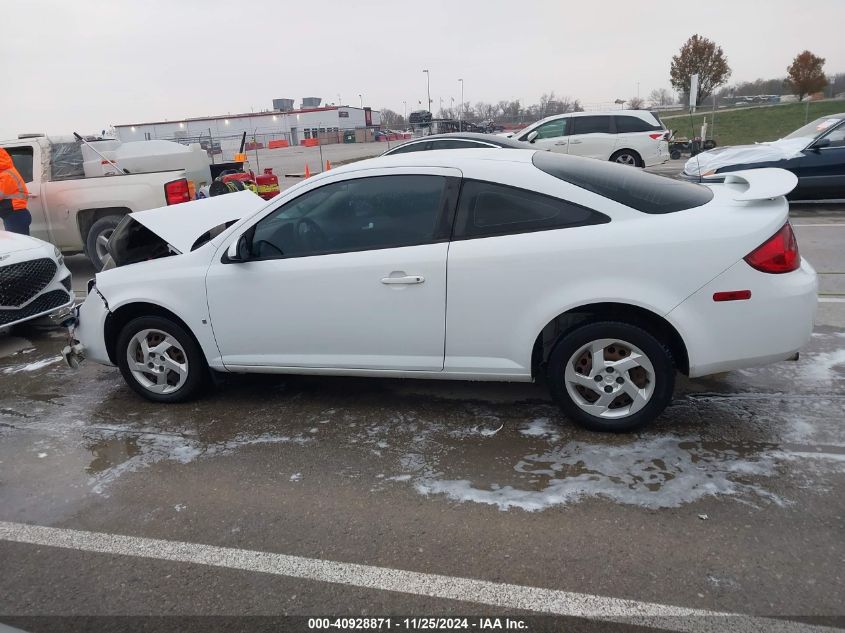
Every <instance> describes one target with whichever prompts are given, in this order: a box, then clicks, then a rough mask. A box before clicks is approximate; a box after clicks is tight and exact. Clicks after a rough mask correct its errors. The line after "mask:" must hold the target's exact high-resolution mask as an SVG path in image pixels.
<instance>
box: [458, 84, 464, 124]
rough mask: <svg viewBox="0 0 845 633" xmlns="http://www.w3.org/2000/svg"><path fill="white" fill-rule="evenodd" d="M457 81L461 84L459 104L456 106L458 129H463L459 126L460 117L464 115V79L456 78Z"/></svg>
mask: <svg viewBox="0 0 845 633" xmlns="http://www.w3.org/2000/svg"><path fill="white" fill-rule="evenodd" d="M458 82H459V83H460V84H461V105H460V107H459V108H458V130H460V131H463V128H462V127H461V118H462V117H463V115H464V112H463V110H464V80H463V79H458Z"/></svg>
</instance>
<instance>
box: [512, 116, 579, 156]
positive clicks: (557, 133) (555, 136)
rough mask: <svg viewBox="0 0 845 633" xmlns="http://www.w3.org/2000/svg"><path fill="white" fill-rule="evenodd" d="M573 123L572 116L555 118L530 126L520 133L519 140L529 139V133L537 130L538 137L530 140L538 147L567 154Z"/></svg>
mask: <svg viewBox="0 0 845 633" xmlns="http://www.w3.org/2000/svg"><path fill="white" fill-rule="evenodd" d="M571 125H572V119H570V118H567V117H564V118H561V119H553V120H551V121H546V122H545V123H542V124H540V125H539V126H537V127H534V128H529V129H528V130H527V131H525V132H524V133H523V134H520V135H519V139H518V140H520V141H528V136H529V134H531V133H532V132H537V136H536V138H535V139H534V140H533V141H530V142H531V143H532V144H533V145H536V146H537V149H547V150H550V151H552V152H558V153H560V154H566V152H567V146H568V144H569V136H568V134H569V126H571Z"/></svg>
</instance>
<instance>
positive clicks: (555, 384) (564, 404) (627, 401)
mask: <svg viewBox="0 0 845 633" xmlns="http://www.w3.org/2000/svg"><path fill="white" fill-rule="evenodd" d="M547 379H548V383H549V390H550V391H551V394H552V397H553V398H554V399H555V401H556V402H557V403H558V405H559V406H560V408H561V409H562V410H563V412H564V414H566V416H567V417H568V418H570V419H571V420H573V421H575V422H576V423H577V424H580V425H581V426H583V427H585V428H587V429H590V430H592V431H602V432H612V433H620V432H625V431H633V430H635V429H638V428H641V427H643V426H645V425H646V424H648V423H649V422H651V421H652V420H653V419H654V418H656V417H657V416H658V415H660V414H661V413H662V412H663V410H664V409H665V408H666V406H667V405H668V404H669V402H670V401H671V399H672V392H673V390H674V387H675V364H674V361H673V359H672V354H671V352H670V351H669V349H668V348H667V347H666V346H665V345H664V344H663V343H662V342H661V341H659V340H658V339H657V338H655V337H654V336H652V335H651V334H649V333H648V332H646V331H645V330H643V329H641V328H639V327H637V326H634V325H630V324H628V323H619V322H614V321H602V322H598V323H591V324H589V325H584V326H581V327H579V328H577V329H575V330H573V331H571V332H569V333H568V334H565V335H564V336H563V337H562V338H561V339H560V340H559V341H558V343H557V345H555V347H554V349H553V350H552V353H551V355H550V356H549V361H548V366H547Z"/></svg>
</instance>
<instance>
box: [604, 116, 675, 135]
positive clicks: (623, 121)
mask: <svg viewBox="0 0 845 633" xmlns="http://www.w3.org/2000/svg"><path fill="white" fill-rule="evenodd" d="M615 118H616V131H617V132H618V133H619V134H624V133H626V132H653V131H654V130H660V129H663V128H661V127H659V126H656V125H651V124H650V123H647V122H646V121H643V120H642V119H640V118H639V117H635V116H616V117H615Z"/></svg>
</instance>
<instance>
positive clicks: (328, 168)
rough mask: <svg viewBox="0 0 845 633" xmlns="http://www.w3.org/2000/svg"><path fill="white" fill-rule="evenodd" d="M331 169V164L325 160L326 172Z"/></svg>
mask: <svg viewBox="0 0 845 633" xmlns="http://www.w3.org/2000/svg"><path fill="white" fill-rule="evenodd" d="M331 168H332V164H331V162H330V161H329V159H328V158H327V159H326V171H328V170H330V169H331Z"/></svg>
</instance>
